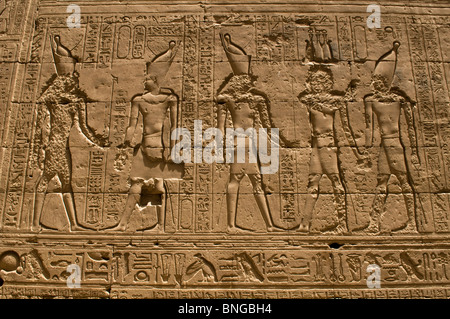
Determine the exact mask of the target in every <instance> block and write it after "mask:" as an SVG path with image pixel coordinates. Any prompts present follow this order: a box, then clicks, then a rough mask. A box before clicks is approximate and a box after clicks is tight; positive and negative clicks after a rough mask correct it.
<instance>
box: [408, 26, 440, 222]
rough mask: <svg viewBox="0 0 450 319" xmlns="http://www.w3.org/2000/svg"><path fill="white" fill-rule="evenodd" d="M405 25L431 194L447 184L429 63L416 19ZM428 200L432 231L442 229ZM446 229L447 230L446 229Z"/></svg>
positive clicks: (420, 28)
mask: <svg viewBox="0 0 450 319" xmlns="http://www.w3.org/2000/svg"><path fill="white" fill-rule="evenodd" d="M406 23H407V33H408V39H409V48H410V54H411V62H412V68H413V74H414V83H415V87H416V96H417V107H418V112H419V121H418V122H419V125H418V127H419V128H420V130H421V132H422V136H423V141H422V143H423V146H424V147H423V148H422V149H423V155H424V156H423V158H424V159H425V161H424V162H425V163H424V165H426V168H427V171H426V173H425V174H426V176H427V177H428V179H429V183H430V184H429V191H430V192H431V193H434V192H438V191H439V190H441V189H443V187H444V185H445V184H446V182H445V171H444V167H443V165H442V163H443V160H442V152H441V148H440V141H441V137H440V134H439V129H438V127H437V124H436V113H435V109H434V105H433V100H432V96H431V92H430V90H431V89H432V88H431V84H430V79H429V76H428V75H429V74H428V72H429V71H428V63H427V61H426V51H425V43H424V38H423V30H422V25H421V23H420V22H418V21H417V19H416V18H411V19H407V20H406ZM431 201H432V203H433V205H432V211H433V216H434V220H435V228H436V229H439V228H441V229H442V225H437V224H438V223H437V220H439V216H436V211H435V204H434V202H435V197H432V198H431ZM446 228H448V226H447V227H446Z"/></svg>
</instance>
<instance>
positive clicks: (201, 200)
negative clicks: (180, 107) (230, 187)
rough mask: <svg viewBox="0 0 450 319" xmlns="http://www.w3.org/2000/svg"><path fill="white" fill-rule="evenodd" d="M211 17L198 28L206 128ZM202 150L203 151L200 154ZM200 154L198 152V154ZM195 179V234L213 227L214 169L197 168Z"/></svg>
mask: <svg viewBox="0 0 450 319" xmlns="http://www.w3.org/2000/svg"><path fill="white" fill-rule="evenodd" d="M211 19H212V17H211V16H209V15H206V16H205V18H204V19H203V20H201V22H200V27H199V54H198V59H199V60H198V77H199V78H198V95H197V96H198V119H201V120H202V124H203V128H204V129H207V128H209V127H213V125H214V120H213V119H214V117H213V114H212V113H213V109H214V105H213V94H214V92H213V63H214V23H213V21H212V20H211ZM201 150H202V148H201V149H200V151H201ZM196 151H197V150H196ZM196 168H197V171H196V173H197V175H196V190H195V192H196V207H195V211H196V217H195V230H196V232H205V231H209V230H211V228H212V227H211V225H212V221H211V219H212V208H213V207H212V203H213V201H212V168H213V166H212V165H211V164H208V163H205V159H203V160H202V163H199V164H197V167H196Z"/></svg>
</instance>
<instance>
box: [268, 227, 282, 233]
mask: <svg viewBox="0 0 450 319" xmlns="http://www.w3.org/2000/svg"><path fill="white" fill-rule="evenodd" d="M267 231H268V232H269V233H272V232H282V231H284V229H283V228H280V227H277V226H268V227H267Z"/></svg>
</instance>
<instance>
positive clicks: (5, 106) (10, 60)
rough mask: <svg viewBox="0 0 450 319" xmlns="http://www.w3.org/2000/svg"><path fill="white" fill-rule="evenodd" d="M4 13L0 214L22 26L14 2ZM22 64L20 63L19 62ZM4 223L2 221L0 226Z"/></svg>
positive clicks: (0, 23)
mask: <svg viewBox="0 0 450 319" xmlns="http://www.w3.org/2000/svg"><path fill="white" fill-rule="evenodd" d="M0 5H1V8H0V9H1V10H2V13H1V14H0V61H1V62H2V67H1V68H0V103H1V104H0V141H1V143H2V144H1V148H0V216H1V213H2V212H3V208H4V206H3V205H4V198H5V190H6V185H7V174H8V170H9V161H10V159H11V145H12V143H11V142H12V140H11V138H12V134H11V132H10V130H9V127H10V126H11V125H13V124H14V122H12V120H13V119H12V118H11V116H12V115H13V114H15V112H14V110H15V109H14V108H13V107H12V103H10V95H11V94H10V90H11V86H12V81H13V79H14V71H15V70H17V68H16V67H15V66H16V64H15V62H16V59H17V52H18V50H17V46H18V44H17V43H16V42H17V41H16V40H17V37H18V35H19V33H20V28H19V29H18V28H14V27H13V26H12V25H11V23H13V22H14V21H15V18H16V17H17V18H22V19H23V15H22V17H20V16H16V15H15V12H16V6H15V3H12V2H8V3H7V2H2V3H1V4H0ZM13 39H14V40H13ZM19 65H20V64H19ZM1 225H2V223H1V222H0V227H1Z"/></svg>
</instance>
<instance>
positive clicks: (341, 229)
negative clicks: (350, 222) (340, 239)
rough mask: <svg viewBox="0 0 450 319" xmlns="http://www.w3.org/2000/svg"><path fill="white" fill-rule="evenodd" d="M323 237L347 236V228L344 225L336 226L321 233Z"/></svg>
mask: <svg viewBox="0 0 450 319" xmlns="http://www.w3.org/2000/svg"><path fill="white" fill-rule="evenodd" d="M323 234H324V235H348V234H349V232H348V229H347V226H346V225H344V224H337V226H336V227H334V228H333V229H330V230H326V231H324V232H323Z"/></svg>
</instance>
